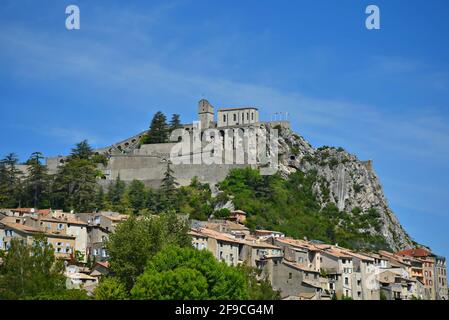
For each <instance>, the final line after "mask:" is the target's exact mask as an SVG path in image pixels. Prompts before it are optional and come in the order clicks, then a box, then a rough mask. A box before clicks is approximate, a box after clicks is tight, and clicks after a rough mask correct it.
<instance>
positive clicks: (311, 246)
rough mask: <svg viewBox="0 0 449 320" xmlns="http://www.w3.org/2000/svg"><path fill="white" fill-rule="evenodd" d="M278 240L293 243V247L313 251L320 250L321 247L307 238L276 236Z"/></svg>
mask: <svg viewBox="0 0 449 320" xmlns="http://www.w3.org/2000/svg"><path fill="white" fill-rule="evenodd" d="M276 241H278V242H280V243H284V244H288V245H291V246H293V247H297V248H302V249H304V248H305V249H308V250H311V251H318V250H320V248H319V247H318V245H316V244H312V243H309V242H307V241H305V240H299V239H293V238H290V237H285V238H276Z"/></svg>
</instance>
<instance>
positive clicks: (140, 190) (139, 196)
mask: <svg viewBox="0 0 449 320" xmlns="http://www.w3.org/2000/svg"><path fill="white" fill-rule="evenodd" d="M146 196H147V194H146V189H145V185H144V183H143V182H142V181H139V180H133V181H132V182H131V184H130V185H129V187H128V199H129V204H130V205H131V208H132V210H133V212H134V213H135V214H136V213H138V212H139V211H140V210H142V209H144V208H145V204H146V200H147V197H146Z"/></svg>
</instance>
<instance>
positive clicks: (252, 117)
mask: <svg viewBox="0 0 449 320" xmlns="http://www.w3.org/2000/svg"><path fill="white" fill-rule="evenodd" d="M251 120H254V112H251Z"/></svg>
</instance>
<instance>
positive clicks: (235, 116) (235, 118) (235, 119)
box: [234, 113, 237, 121]
mask: <svg viewBox="0 0 449 320" xmlns="http://www.w3.org/2000/svg"><path fill="white" fill-rule="evenodd" d="M234 121H237V115H236V114H235V113H234Z"/></svg>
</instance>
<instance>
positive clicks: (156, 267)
mask: <svg viewBox="0 0 449 320" xmlns="http://www.w3.org/2000/svg"><path fill="white" fill-rule="evenodd" d="M131 295H132V297H133V298H134V299H165V300H168V299H223V300H229V299H231V300H236V299H247V298H248V297H249V293H248V288H247V286H246V280H245V275H244V274H243V273H242V272H240V271H239V270H238V269H237V268H234V267H230V266H228V265H226V264H225V263H224V262H219V261H217V260H216V259H215V258H214V256H213V255H212V254H211V253H210V252H209V251H205V250H195V249H193V248H179V247H176V246H168V247H166V248H164V249H163V250H162V251H160V252H159V253H158V254H156V255H155V256H154V257H153V258H152V259H151V260H150V261H149V263H148V265H147V267H146V269H145V272H144V273H143V274H142V275H141V276H139V278H138V279H137V281H136V284H135V285H134V287H133V288H132V290H131Z"/></svg>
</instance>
